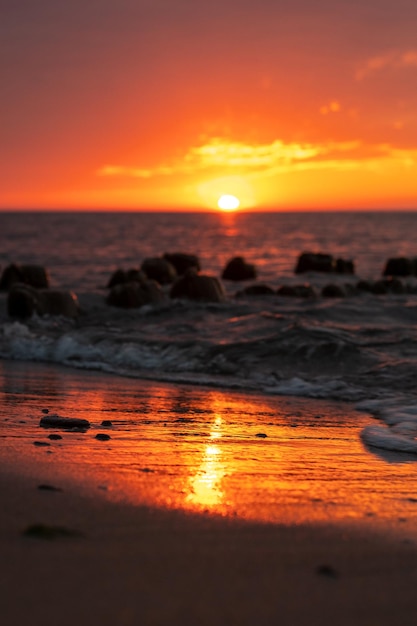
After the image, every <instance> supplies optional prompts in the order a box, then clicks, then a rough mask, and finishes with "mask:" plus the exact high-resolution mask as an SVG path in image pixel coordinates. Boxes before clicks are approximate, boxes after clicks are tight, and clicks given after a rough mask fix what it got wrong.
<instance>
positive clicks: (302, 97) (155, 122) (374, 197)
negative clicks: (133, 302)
mask: <svg viewBox="0 0 417 626" xmlns="http://www.w3.org/2000/svg"><path fill="white" fill-rule="evenodd" d="M0 16H1V19H0V35H1V43H0V46H1V55H0V78H1V85H2V96H1V98H0V119H1V138H0V143H1V150H0V155H1V156H0V159H1V175H0V208H3V209H13V208H126V209H135V208H137V209H156V208H159V209H170V208H175V209H213V208H215V207H216V205H217V200H218V197H219V196H220V195H221V194H234V195H236V196H237V197H238V198H239V199H240V201H241V207H242V208H247V209H250V208H259V209H262V208H264V209H277V210H283V209H284V210H285V209H310V208H312V209H321V208H323V209H328V208H403V209H408V208H417V3H416V1H415V0H396V1H391V0H378V1H376V0H332V1H330V0H317V2H311V0H257V1H256V2H255V1H254V0H210V1H209V2H196V0H71V2H62V1H59V0H37V1H36V2H34V0H3V1H2V3H1V12H0Z"/></svg>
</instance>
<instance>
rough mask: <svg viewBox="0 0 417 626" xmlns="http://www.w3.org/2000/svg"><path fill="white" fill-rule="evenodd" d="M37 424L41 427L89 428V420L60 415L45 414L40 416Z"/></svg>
mask: <svg viewBox="0 0 417 626" xmlns="http://www.w3.org/2000/svg"><path fill="white" fill-rule="evenodd" d="M39 426H42V427H43V428H64V429H66V430H68V429H70V428H81V429H83V430H84V429H87V428H90V422H89V421H88V420H85V419H81V418H78V417H61V416H60V415H45V417H42V418H41V421H40V422H39Z"/></svg>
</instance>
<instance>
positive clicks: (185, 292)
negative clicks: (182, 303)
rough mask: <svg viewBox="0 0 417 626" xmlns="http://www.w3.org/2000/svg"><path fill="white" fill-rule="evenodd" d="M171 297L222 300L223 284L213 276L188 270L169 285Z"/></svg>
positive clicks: (223, 296) (205, 300)
mask: <svg viewBox="0 0 417 626" xmlns="http://www.w3.org/2000/svg"><path fill="white" fill-rule="evenodd" d="M169 295H170V297H171V298H179V299H186V300H197V301H203V302H222V301H223V300H224V299H225V292H224V289H223V285H222V284H221V282H220V281H219V279H218V278H216V277H215V276H206V275H201V274H196V273H195V272H192V271H189V272H187V273H186V274H184V276H181V277H180V278H179V279H178V280H177V281H176V282H175V283H174V284H173V286H172V287H171V291H170V294H169Z"/></svg>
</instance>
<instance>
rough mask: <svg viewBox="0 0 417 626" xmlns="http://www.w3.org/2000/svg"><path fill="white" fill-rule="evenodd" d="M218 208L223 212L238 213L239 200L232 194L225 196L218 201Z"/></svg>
mask: <svg viewBox="0 0 417 626" xmlns="http://www.w3.org/2000/svg"><path fill="white" fill-rule="evenodd" d="M217 206H218V207H219V209H221V210H222V211H236V209H238V208H239V206H240V201H239V198H236V196H232V195H231V194H224V195H223V196H220V198H219V199H218V200H217Z"/></svg>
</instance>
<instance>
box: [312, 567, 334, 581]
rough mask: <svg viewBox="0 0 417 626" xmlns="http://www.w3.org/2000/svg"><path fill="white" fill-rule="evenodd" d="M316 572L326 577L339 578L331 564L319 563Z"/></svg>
mask: <svg viewBox="0 0 417 626" xmlns="http://www.w3.org/2000/svg"><path fill="white" fill-rule="evenodd" d="M316 574H318V575H319V576H324V577H326V578H333V579H336V578H339V572H337V571H336V570H335V569H334V567H332V566H331V565H319V566H318V567H317V569H316Z"/></svg>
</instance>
